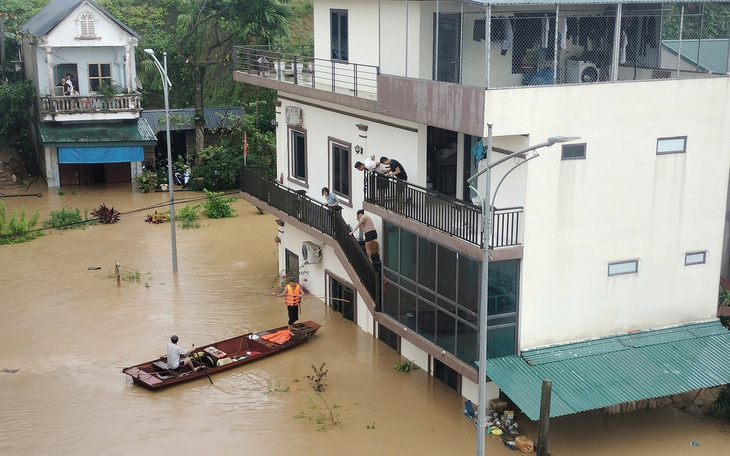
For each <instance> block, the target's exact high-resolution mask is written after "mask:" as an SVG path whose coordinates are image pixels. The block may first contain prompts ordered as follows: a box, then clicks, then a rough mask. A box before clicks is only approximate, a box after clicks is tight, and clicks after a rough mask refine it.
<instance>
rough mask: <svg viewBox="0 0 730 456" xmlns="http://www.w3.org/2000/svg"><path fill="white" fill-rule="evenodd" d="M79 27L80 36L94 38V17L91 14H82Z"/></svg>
mask: <svg viewBox="0 0 730 456" xmlns="http://www.w3.org/2000/svg"><path fill="white" fill-rule="evenodd" d="M79 25H80V26H81V36H96V27H95V25H94V16H92V15H91V14H89V13H84V14H82V15H81V17H79Z"/></svg>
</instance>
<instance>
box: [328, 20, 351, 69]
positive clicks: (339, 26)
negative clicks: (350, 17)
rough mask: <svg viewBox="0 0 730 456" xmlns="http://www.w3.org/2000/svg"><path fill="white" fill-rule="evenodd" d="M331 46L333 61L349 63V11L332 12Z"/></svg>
mask: <svg viewBox="0 0 730 456" xmlns="http://www.w3.org/2000/svg"><path fill="white" fill-rule="evenodd" d="M330 32H331V35H330V45H331V47H332V54H331V56H330V57H331V58H332V60H344V61H347V60H348V58H349V56H348V50H347V49H348V30H347V10H341V9H331V10H330Z"/></svg>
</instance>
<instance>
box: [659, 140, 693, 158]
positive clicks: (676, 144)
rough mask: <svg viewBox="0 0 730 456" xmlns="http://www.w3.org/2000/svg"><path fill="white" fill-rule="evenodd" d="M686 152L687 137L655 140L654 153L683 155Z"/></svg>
mask: <svg viewBox="0 0 730 456" xmlns="http://www.w3.org/2000/svg"><path fill="white" fill-rule="evenodd" d="M685 152H687V137H686V136H675V137H673V138H659V139H657V140H656V153H657V155H662V154H683V153H685Z"/></svg>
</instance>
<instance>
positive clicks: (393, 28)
mask: <svg viewBox="0 0 730 456" xmlns="http://www.w3.org/2000/svg"><path fill="white" fill-rule="evenodd" d="M313 3H314V46H313V47H312V48H311V49H301V50H299V51H297V52H295V53H290V52H281V51H279V50H277V49H262V48H259V47H246V46H241V47H238V48H237V49H236V59H237V60H236V70H235V71H234V75H233V77H234V79H235V80H237V81H241V82H245V83H250V84H255V85H258V86H262V87H268V88H272V89H275V90H277V91H278V102H277V125H278V127H277V144H278V156H277V171H276V176H277V180H276V182H271V181H266V180H263V179H260V178H258V177H256V176H255V175H254V173H253V172H247V173H246V174H245V177H244V185H243V192H242V195H243V197H244V198H246V199H248V200H249V201H252V202H254V203H255V204H256V205H257V206H259V207H262V206H263V207H265V208H266V209H267V210H268V211H270V212H271V213H273V214H275V215H277V216H279V217H280V219H281V222H280V228H279V233H278V236H277V241H278V242H279V243H280V244H279V245H280V250H279V256H280V264H281V265H282V269H285V268H288V266H291V265H296V268H297V269H301V270H302V272H306V278H307V280H308V282H307V287H308V288H309V289H310V291H312V292H313V293H315V294H325V295H327V296H333V293H334V294H337V296H342V295H343V293H346V294H347V296H352V304H351V305H348V306H347V309H340V310H341V311H343V315H344V314H346V315H347V316H348V318H350V317H351V318H350V319H351V320H353V321H354V322H355V323H356V324H358V325H359V326H360V327H361V328H362V329H363V330H364V331H367V332H369V333H372V334H373V335H374V336H375V337H379V338H380V339H381V340H383V341H384V342H386V343H388V344H390V345H391V346H392V347H394V348H395V349H396V350H398V351H399V352H400V353H401V354H402V355H403V356H405V357H406V358H409V359H411V360H413V361H415V362H416V363H417V364H418V365H419V366H421V367H422V368H423V369H424V370H426V371H428V372H429V373H430V374H432V375H434V376H436V377H438V378H440V379H442V380H443V381H445V382H446V383H448V384H450V385H451V386H453V387H454V388H455V389H457V390H458V391H460V392H461V394H462V395H464V396H465V397H467V398H470V399H475V398H476V396H477V394H476V391H477V379H478V376H477V370H476V366H475V363H474V361H475V360H476V359H477V357H478V356H477V355H478V349H477V341H478V333H479V326H480V325H479V321H478V313H479V312H478V309H479V298H480V295H481V292H482V290H481V287H482V285H483V284H481V283H480V282H481V280H480V278H481V258H482V249H481V248H482V245H481V229H482V226H481V223H480V217H481V209H480V198H481V196H482V195H484V194H485V189H486V185H487V181H486V178H485V177H484V176H482V177H480V178H479V179H478V180H477V181H476V191H474V190H472V189H470V187H469V185H468V184H467V179H468V178H469V177H471V176H473V175H475V174H476V173H477V172H478V171H479V170H481V169H483V168H484V166H485V162H484V161H481V162H478V161H477V160H475V157H474V153H473V152H472V149H475V150H476V149H478V148H475V145H477V143H478V142H479V141H481V142H482V143H483V144H486V143H487V142H488V139H487V138H488V123H493V136H492V139H491V146H492V151H493V155H494V157H493V160H492V163H495V162H497V161H498V160H500V159H501V158H503V157H506V156H507V155H509V154H512V153H514V152H518V151H520V150H523V149H529V148H531V147H534V146H536V145H539V144H541V143H543V142H545V143H546V147H544V148H538V149H536V150H534V151H530V152H526V153H525V154H522V155H518V157H516V158H515V159H514V160H508V161H505V162H504V163H501V164H498V165H496V166H494V167H493V168H492V172H491V183H490V192H489V194H490V195H492V196H493V200H492V201H490V202H491V203H492V205H493V210H494V215H493V219H494V223H493V229H492V232H491V233H490V236H489V246H488V248H489V256H490V265H489V285H488V299H487V306H488V319H487V328H488V329H487V339H488V351H487V354H488V357H489V358H493V359H502V358H504V357H509V356H517V358H519V355H520V354H523V353H525V352H527V351H529V350H533V349H537V348H541V347H547V346H561V344H573V343H583V342H584V341H591V340H599V339H601V338H605V337H615V336H617V335H623V334H631V333H634V332H637V331H653V330H660V329H662V328H672V327H681V326H683V325H687V324H691V323H698V322H700V323H702V322H711V321H713V320H714V319H715V313H716V309H717V287H718V278H719V276H720V271H721V266H722V264H724V262H726V260H727V259H725V260H723V256H724V252H725V251H726V250H727V249H726V247H725V246H724V245H723V239H724V237H725V236H726V231H727V228H726V220H725V218H726V215H725V210H726V200H727V198H728V174H729V170H730V153H728V146H729V145H730V144H729V142H728V139H727V137H726V135H724V134H723V129H724V127H723V126H724V125H727V122H728V117H727V116H728V114H727V106H728V102H729V101H730V98H729V92H728V88H729V87H728V77H727V73H728V71H727V70H728V59H727V52H726V53H725V55H724V61H720V62H713V65H714V66H712V67H710V65H709V64H708V63H707V59H708V57H706V55H705V54H703V52H704V51H703V49H705V48H703V47H702V46H704V45H703V44H702V43H703V41H705V42H706V48H707V49H710V48H712V49H713V55H715V56H717V58H719V59H720V60H722V57H723V56H722V55H721V52H717V51H714V49H716V48H717V47H718V45H717V41H723V42H724V45H725V48H724V49H725V50H726V51H727V41H728V40H727V35H726V33H725V32H722V33H725V35H723V36H714V35H713V33H715V32H711V31H710V27H709V26H708V25H707V22H706V21H708V14H709V11H711V10H712V9H713V8H726V7H725V6H723V5H719V4H716V3H712V2H708V3H703V4H696V3H673V4H671V5H669V4H661V3H656V4H647V3H645V2H624V3H616V2H612V1H606V2H590V3H588V2H586V3H581V2H574V1H565V2H560V1H558V2H556V1H554V0H553V1H547V0H546V1H545V2H542V1H537V2H531V4H530V5H525V4H524V2H518V1H515V0H505V1H496V2H492V1H490V2H473V1H470V2H466V1H464V2H462V1H432V2H429V1H426V2H422V1H419V2H411V1H382V0H380V1H378V0H352V1H336V2H335V1H324V0H323V1H315V2H313ZM722 11H724V13H725V14H726V13H727V10H722ZM703 25H704V27H703ZM717 33H720V32H719V31H718V32H717ZM690 37H691V39H689V42H688V43H685V44H684V47H683V44H682V43H683V41H682V40H683V38H690ZM720 47H721V46H720ZM672 49H673V50H674V51H672ZM682 49H684V50H682ZM707 49H705V50H707ZM693 53H694V54H696V58H694V59H690V58H686V57H685V56H687V55H688V54H693ZM694 54H693V55H694ZM672 56H674V57H672ZM677 56H681V58H677ZM710 68H713V69H712V70H711V69H710ZM557 136H575V137H579V139H575V140H573V141H571V142H566V143H564V144H555V145H552V146H549V147H547V144H548V143H551V142H553V141H552V140H550V139H549V138H555V137H557ZM373 155H374V156H375V159H376V160H378V159H379V158H380V157H381V156H385V157H388V158H392V159H397V160H398V161H399V162H400V163H401V164H402V167H403V168H404V169H405V170H406V171H407V173H408V181H407V183H404V182H398V181H396V180H394V179H393V178H388V177H383V176H378V175H375V174H371V173H367V172H363V171H359V170H357V169H355V168H354V163H355V162H357V161H365V159H366V158H368V157H370V156H373ZM538 155H539V158H537V156H538ZM533 159H534V160H533ZM528 161H529V163H528ZM322 187H328V188H329V189H330V191H332V192H334V193H335V194H336V195H337V197H338V199H339V202H340V206H342V210H341V211H339V212H334V213H332V211H329V212H327V211H328V209H326V208H323V207H320V206H321V202H322V201H323V199H322V197H321V196H320V195H321V193H320V190H321V188H322ZM361 208H362V209H364V210H365V212H366V213H367V214H369V215H370V216H371V217H372V218H373V220H374V222H375V225H376V228H377V231H378V240H379V254H380V255H379V257H380V258H379V259H377V258H376V261H375V262H374V265H371V264H369V261H367V258H366V257H365V260H364V261H363V259H362V258H360V257H364V254H360V256H358V255H356V254H355V253H350V249H351V244H352V243H351V241H350V240H349V239H347V237H346V234H347V225H348V224H349V225H351V226H353V225H354V224H355V223H356V221H355V212H356V211H357V210H358V209H361ZM313 246H314V247H313ZM305 255H306V256H308V258H309V260H308V261H305V260H304V259H303V258H302V257H303V256H305ZM378 260H382V263H381V262H380V261H378ZM373 274H375V275H376V277H377V286H375V287H371V286H369V285H368V280H369V279H368V278H369V277H370V276H371V275H373ZM348 299H349V298H348ZM523 361H524V360H523ZM672 362H679V361H678V360H674V361H672ZM670 364H671V363H670ZM525 365H526V366H527V363H526V364H525ZM490 366H492V368H494V369H498V368H499V369H502V367H498V366H497V365H496V364H493V365H490ZM528 367H529V366H528ZM488 373H489V371H488ZM496 376H498V375H497V372H496V371H495V377H496ZM490 377H491V375H490ZM489 386H490V389H489V394H490V395H491V396H495V395H497V394H498V391H499V388H498V385H497V384H495V383H490V384H489ZM499 387H502V389H504V387H503V385H499ZM677 392H678V391H677ZM538 396H539V394H538ZM513 399H516V398H513ZM615 399H616V398H613V399H611V400H615ZM623 399H625V400H635V399H631V398H630V397H628V396H627V397H623ZM619 402H621V401H619ZM613 403H614V404H615V403H618V402H615V401H614V402H613Z"/></svg>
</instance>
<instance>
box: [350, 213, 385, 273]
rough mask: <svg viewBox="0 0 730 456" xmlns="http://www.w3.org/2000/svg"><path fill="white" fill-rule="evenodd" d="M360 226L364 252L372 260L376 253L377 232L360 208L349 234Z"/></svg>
mask: <svg viewBox="0 0 730 456" xmlns="http://www.w3.org/2000/svg"><path fill="white" fill-rule="evenodd" d="M360 227H362V232H363V233H364V235H365V253H366V254H367V256H368V258H369V259H370V262H372V261H373V255H374V254H376V253H378V241H377V239H378V232H377V231H375V225H374V224H373V221H372V219H371V218H370V217H369V216H367V215H365V211H364V210H362V209H360V210H359V211H357V225H355V227H354V228H353V229H352V231H350V234H352V233H354V232H355V231H357V229H358V228H360Z"/></svg>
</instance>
